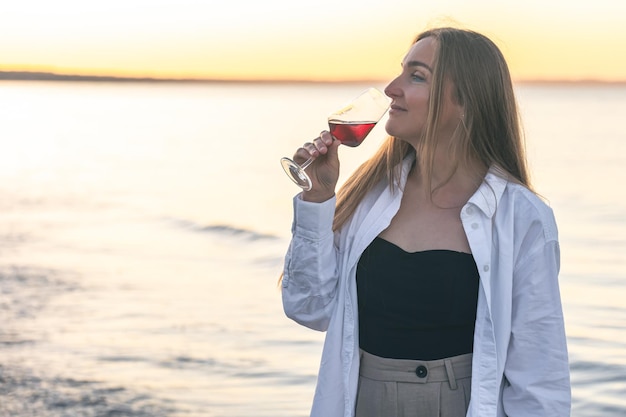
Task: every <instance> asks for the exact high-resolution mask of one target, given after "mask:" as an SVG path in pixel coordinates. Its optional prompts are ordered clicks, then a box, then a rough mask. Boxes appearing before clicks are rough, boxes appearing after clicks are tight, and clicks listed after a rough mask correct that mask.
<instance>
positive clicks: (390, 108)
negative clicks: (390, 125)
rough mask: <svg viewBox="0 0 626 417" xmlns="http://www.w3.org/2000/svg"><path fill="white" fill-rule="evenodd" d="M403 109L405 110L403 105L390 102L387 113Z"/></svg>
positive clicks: (402, 110)
mask: <svg viewBox="0 0 626 417" xmlns="http://www.w3.org/2000/svg"><path fill="white" fill-rule="evenodd" d="M404 111H406V109H405V108H404V107H400V106H398V105H397V104H392V105H391V106H390V107H389V113H390V114H393V113H399V112H404Z"/></svg>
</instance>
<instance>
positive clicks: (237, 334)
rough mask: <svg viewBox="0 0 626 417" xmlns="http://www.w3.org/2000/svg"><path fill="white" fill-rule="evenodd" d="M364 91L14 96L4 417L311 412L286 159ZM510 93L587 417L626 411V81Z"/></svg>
mask: <svg viewBox="0 0 626 417" xmlns="http://www.w3.org/2000/svg"><path fill="white" fill-rule="evenodd" d="M365 87H367V86H365V85H358V84H345V85H334V84H292V85H290V84H124V83H63V82H56V83H45V82H2V83H0V146H1V147H0V149H1V152H0V417H8V416H11V417H13V416H19V417H30V416H37V417H60V416H111V417H112V416H128V417H139V416H141V417H143V416H155V417H160V416H168V417H207V416H208V417H210V416H220V417H235V416H238V417H242V416H256V417H262V416H268V417H269V416H272V417H280V416H291V417H293V416H306V415H308V411H309V407H310V403H311V399H312V396H313V389H314V384H315V379H316V373H317V367H318V364H319V355H320V352H321V343H322V340H323V334H321V333H318V332H314V331H311V330H307V329H304V328H302V327H300V326H298V325H297V324H295V323H293V322H291V321H290V320H288V319H287V318H286V317H285V316H284V315H283V312H282V307H281V301H280V293H279V291H278V288H277V279H278V276H279V274H280V271H281V267H282V259H283V255H284V251H285V250H286V247H287V244H288V239H289V232H290V225H291V198H292V196H293V195H294V194H295V193H296V192H297V188H296V186H295V185H294V184H292V183H291V182H290V181H289V180H288V179H287V178H286V177H285V175H284V173H283V172H282V169H281V168H280V165H279V159H280V157H281V156H284V155H291V154H292V153H293V151H294V150H295V148H297V147H298V146H299V145H300V144H301V143H303V142H305V141H307V140H309V139H311V138H314V137H315V136H316V135H317V134H318V132H319V131H320V130H322V129H324V128H326V126H325V120H326V114H327V113H329V112H330V111H332V110H334V109H335V107H337V105H339V104H341V103H343V102H345V101H346V100H347V99H349V98H351V97H353V96H355V95H356V94H357V93H358V92H360V91H361V90H363V89H364V88H365ZM380 87H382V85H381V86H380ZM517 90H518V99H519V102H520V106H521V110H522V115H523V118H524V122H525V126H526V135H527V142H528V155H529V159H530V163H531V168H532V172H533V179H534V184H535V186H536V189H537V191H538V192H540V193H541V194H542V195H543V196H544V197H545V198H546V199H547V200H548V201H549V203H550V205H551V206H552V207H553V209H554V211H555V214H556V217H557V222H558V224H559V229H560V240H561V251H562V268H561V277H560V281H561V291H562V297H563V305H564V310H565V315H566V326H567V329H566V330H567V334H568V340H569V350H570V358H571V370H572V384H573V400H574V401H573V412H572V415H573V416H577V417H591V416H600V415H601V416H623V415H626V399H625V398H626V332H625V330H626V306H625V304H624V301H623V300H624V299H626V256H625V255H624V253H625V252H626V194H625V193H624V191H623V189H624V185H623V184H624V183H626V168H625V167H626V125H625V124H624V123H623V116H624V115H625V114H626V86H623V85H621V86H620V85H519V86H517ZM383 139H384V129H383V128H382V126H377V127H376V128H375V130H374V131H373V132H372V133H371V135H370V136H369V137H368V139H367V140H366V142H365V143H364V144H363V145H362V146H361V147H359V148H354V149H352V148H350V149H348V148H345V149H341V150H340V154H341V158H342V178H341V180H343V179H345V177H346V176H347V174H348V173H349V172H350V171H351V170H353V169H354V168H355V167H356V166H357V165H358V164H359V163H360V162H361V161H362V160H363V159H364V158H366V157H367V156H369V155H370V154H371V153H372V152H373V150H374V149H376V147H377V146H378V145H379V144H380V142H381V141H382V140H383Z"/></svg>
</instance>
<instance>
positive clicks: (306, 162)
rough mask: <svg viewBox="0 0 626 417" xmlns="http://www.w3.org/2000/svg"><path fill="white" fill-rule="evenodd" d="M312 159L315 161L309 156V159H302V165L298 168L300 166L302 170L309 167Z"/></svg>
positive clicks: (313, 159)
mask: <svg viewBox="0 0 626 417" xmlns="http://www.w3.org/2000/svg"><path fill="white" fill-rule="evenodd" d="M313 161H315V158H313V157H310V158H309V159H307V160H306V161H304V162H303V163H302V165H300V168H302V170H303V171H304V170H305V169H307V168H308V167H309V165H311V164H312V163H313Z"/></svg>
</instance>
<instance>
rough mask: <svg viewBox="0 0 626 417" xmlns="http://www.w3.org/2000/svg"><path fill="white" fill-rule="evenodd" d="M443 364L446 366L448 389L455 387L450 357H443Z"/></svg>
mask: <svg viewBox="0 0 626 417" xmlns="http://www.w3.org/2000/svg"><path fill="white" fill-rule="evenodd" d="M443 364H444V365H445V366H446V373H447V374H448V383H449V384H450V389H451V390H455V389H456V377H455V376H454V370H453V369H452V362H451V361H450V359H444V361H443Z"/></svg>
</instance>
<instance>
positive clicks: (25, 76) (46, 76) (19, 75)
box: [0, 71, 626, 85]
mask: <svg viewBox="0 0 626 417" xmlns="http://www.w3.org/2000/svg"><path fill="white" fill-rule="evenodd" d="M0 81H68V82H115V83H187V84H193V83H207V84H208V83H210V84H241V83H248V84H260V83H261V84H361V83H380V82H384V80H280V79H276V80H274V79H256V80H255V79H236V80H231V79H212V78H157V77H118V76H110V75H77V74H59V73H54V72H35V71H0ZM514 82H515V83H516V84H539V85H626V80H621V81H620V80H608V81H607V80H595V79H581V80H559V79H554V80H551V79H521V80H515V81H514Z"/></svg>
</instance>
